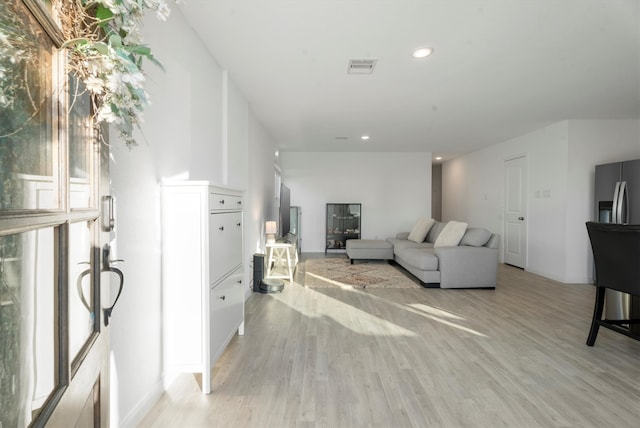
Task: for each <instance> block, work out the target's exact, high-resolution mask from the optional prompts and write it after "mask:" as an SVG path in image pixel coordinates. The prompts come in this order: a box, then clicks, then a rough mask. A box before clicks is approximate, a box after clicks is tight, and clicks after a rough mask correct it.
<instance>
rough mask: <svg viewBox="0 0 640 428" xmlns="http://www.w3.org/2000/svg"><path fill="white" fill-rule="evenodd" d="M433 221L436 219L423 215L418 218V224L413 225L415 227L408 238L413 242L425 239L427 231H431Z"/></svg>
mask: <svg viewBox="0 0 640 428" xmlns="http://www.w3.org/2000/svg"><path fill="white" fill-rule="evenodd" d="M433 223H435V220H434V219H432V218H426V217H422V218H420V219H418V221H417V222H416V224H415V225H414V226H413V229H411V232H409V237H408V238H407V239H408V240H409V241H413V242H422V241H424V238H425V237H426V236H427V233H429V229H431V226H433Z"/></svg>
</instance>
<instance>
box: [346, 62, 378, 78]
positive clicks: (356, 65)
mask: <svg viewBox="0 0 640 428" xmlns="http://www.w3.org/2000/svg"><path fill="white" fill-rule="evenodd" d="M377 62H378V60H377V59H351V60H349V68H348V69H347V74H371V73H373V69H374V68H375V67H376V63H377Z"/></svg>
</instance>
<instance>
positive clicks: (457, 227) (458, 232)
mask: <svg viewBox="0 0 640 428" xmlns="http://www.w3.org/2000/svg"><path fill="white" fill-rule="evenodd" d="M467 226H468V224H467V223H463V222H460V221H453V220H452V221H450V222H448V223H447V224H446V225H445V227H444V229H442V232H440V234H439V235H438V238H437V239H436V242H434V243H433V248H438V247H455V246H457V245H458V244H459V243H460V240H461V239H462V236H463V235H464V233H465V231H466V230H467Z"/></svg>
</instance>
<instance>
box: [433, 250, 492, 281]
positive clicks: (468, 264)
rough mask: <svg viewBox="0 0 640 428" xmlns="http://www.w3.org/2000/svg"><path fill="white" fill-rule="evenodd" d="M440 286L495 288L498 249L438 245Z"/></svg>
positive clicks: (436, 252) (436, 251)
mask: <svg viewBox="0 0 640 428" xmlns="http://www.w3.org/2000/svg"><path fill="white" fill-rule="evenodd" d="M435 254H436V256H438V270H439V271H440V288H494V287H495V286H496V277H497V274H498V250H497V249H495V248H487V247H467V246H460V247H438V248H436V249H435Z"/></svg>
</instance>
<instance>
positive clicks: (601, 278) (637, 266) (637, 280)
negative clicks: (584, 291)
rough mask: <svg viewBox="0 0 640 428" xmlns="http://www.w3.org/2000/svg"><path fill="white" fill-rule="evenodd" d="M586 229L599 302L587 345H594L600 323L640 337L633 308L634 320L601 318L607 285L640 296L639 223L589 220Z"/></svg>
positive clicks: (639, 322) (638, 321) (630, 335)
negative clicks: (628, 223)
mask: <svg viewBox="0 0 640 428" xmlns="http://www.w3.org/2000/svg"><path fill="white" fill-rule="evenodd" d="M587 231H588V232H589V239H590V240H591V249H592V250H593V259H594V262H595V267H596V303H595V307H594V309H593V320H592V321H591V330H590V331H589V337H588V338H587V345H589V346H593V344H594V343H595V341H596V336H597V335H598V329H599V328H600V326H603V327H606V328H609V329H611V330H614V331H616V332H618V333H622V334H624V335H626V336H629V337H632V338H634V339H636V340H640V334H638V333H636V332H635V331H634V330H635V329H634V325H635V324H640V319H636V318H635V316H638V314H634V310H633V308H632V310H631V315H632V316H631V319H625V320H612V319H604V320H603V319H602V309H603V308H604V300H605V291H606V289H607V288H610V289H612V290H617V291H621V292H623V293H629V294H631V295H632V296H640V225H623V224H607V223H594V222H587ZM626 325H628V326H629V327H630V328H626V327H624V326H626Z"/></svg>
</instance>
